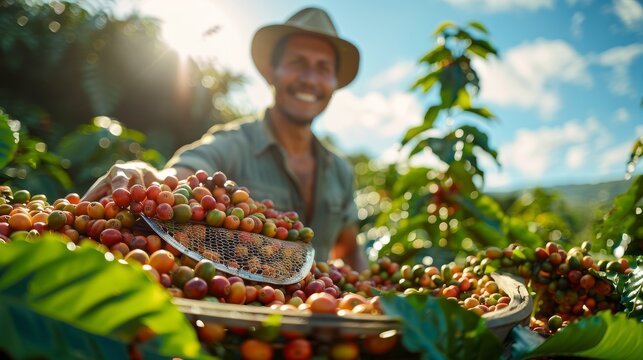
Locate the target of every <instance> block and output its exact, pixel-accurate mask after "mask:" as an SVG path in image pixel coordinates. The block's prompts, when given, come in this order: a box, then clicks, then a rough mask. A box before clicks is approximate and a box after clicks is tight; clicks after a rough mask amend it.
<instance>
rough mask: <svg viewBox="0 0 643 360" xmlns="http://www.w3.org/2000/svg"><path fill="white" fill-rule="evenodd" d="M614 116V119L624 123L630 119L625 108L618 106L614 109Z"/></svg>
mask: <svg viewBox="0 0 643 360" xmlns="http://www.w3.org/2000/svg"><path fill="white" fill-rule="evenodd" d="M614 117H615V118H616V121H618V122H621V123H625V122H628V121H629V120H630V113H629V111H627V109H626V108H618V109H617V110H616V113H615V114H614Z"/></svg>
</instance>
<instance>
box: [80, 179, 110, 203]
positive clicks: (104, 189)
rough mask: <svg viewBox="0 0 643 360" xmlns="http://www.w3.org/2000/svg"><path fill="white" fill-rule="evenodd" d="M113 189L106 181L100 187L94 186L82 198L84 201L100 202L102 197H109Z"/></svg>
mask: <svg viewBox="0 0 643 360" xmlns="http://www.w3.org/2000/svg"><path fill="white" fill-rule="evenodd" d="M110 190H111V187H110V186H109V184H107V183H105V182H104V180H103V182H102V183H101V184H100V185H97V184H94V185H93V186H92V187H90V188H89V190H87V193H86V194H85V195H83V197H82V198H81V200H82V201H98V200H100V198H101V197H103V196H105V195H107V194H108V193H109V191H110Z"/></svg>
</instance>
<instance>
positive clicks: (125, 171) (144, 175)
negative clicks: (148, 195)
mask: <svg viewBox="0 0 643 360" xmlns="http://www.w3.org/2000/svg"><path fill="white" fill-rule="evenodd" d="M157 178H158V172H157V170H156V169H154V168H153V167H152V166H150V165H149V164H147V163H144V162H142V161H132V162H127V163H124V164H115V165H113V166H112V167H111V168H110V169H109V171H108V172H107V174H105V175H103V176H101V177H100V178H98V180H96V182H94V184H93V185H92V186H90V187H89V189H88V190H87V193H85V195H84V196H83V198H82V200H86V201H97V200H99V199H100V198H101V197H103V196H105V195H108V194H111V192H112V191H113V190H115V189H118V188H129V187H130V186H132V185H134V184H142V185H147V184H148V183H151V182H152V181H154V180H157Z"/></svg>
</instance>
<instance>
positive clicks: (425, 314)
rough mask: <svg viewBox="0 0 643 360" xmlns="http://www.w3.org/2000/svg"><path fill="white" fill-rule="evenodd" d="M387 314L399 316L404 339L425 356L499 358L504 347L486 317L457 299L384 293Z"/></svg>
mask: <svg viewBox="0 0 643 360" xmlns="http://www.w3.org/2000/svg"><path fill="white" fill-rule="evenodd" d="M382 308H383V309H384V313H385V314H386V315H389V316H392V317H396V318H399V319H400V320H401V324H402V332H403V334H404V335H403V336H402V342H403V344H404V346H405V347H406V348H407V349H408V350H409V351H411V352H419V353H421V354H422V359H498V358H500V355H501V353H502V347H501V345H500V341H499V340H498V338H497V337H496V336H495V335H494V334H493V333H492V332H491V331H490V330H489V329H488V328H487V327H486V326H485V323H484V320H482V318H480V317H479V316H477V315H476V314H474V313H472V312H470V311H467V310H464V309H463V308H462V307H460V306H459V305H458V303H457V302H454V301H451V300H447V299H445V298H436V297H431V296H428V295H424V294H409V295H406V296H403V295H396V294H395V293H387V294H383V295H382Z"/></svg>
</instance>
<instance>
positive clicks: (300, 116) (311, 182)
mask: <svg viewBox="0 0 643 360" xmlns="http://www.w3.org/2000/svg"><path fill="white" fill-rule="evenodd" d="M252 58H253V60H254V62H255V65H256V66H257V69H258V70H259V72H260V73H261V75H262V76H263V77H264V78H265V79H266V81H267V82H268V83H269V84H270V85H271V86H272V89H273V95H274V103H273V105H272V106H271V107H270V108H269V109H267V110H266V111H265V113H264V114H263V115H262V116H259V117H258V118H256V119H251V120H244V121H235V122H232V123H229V124H226V125H223V126H215V127H213V128H212V129H210V130H209V131H208V132H207V133H206V134H205V135H204V136H203V137H202V138H201V140H199V141H197V142H195V143H193V144H190V145H186V146H184V147H182V148H181V149H179V150H178V151H177V153H176V154H175V155H174V157H173V158H172V159H170V161H169V162H168V164H167V165H166V169H164V170H163V171H160V172H158V171H156V170H155V169H152V168H151V167H150V166H148V165H147V164H144V163H140V162H133V163H127V164H120V165H114V166H113V167H112V169H110V171H109V173H108V174H107V175H105V176H104V177H102V178H100V179H98V180H97V181H96V183H95V184H94V185H92V187H91V188H90V189H89V190H88V192H87V194H86V195H85V197H84V198H85V199H87V200H93V199H96V198H98V197H100V196H102V195H104V194H105V193H107V192H109V191H110V190H111V189H116V188H118V187H124V186H131V185H132V184H133V183H145V184H149V183H151V182H152V181H155V180H157V181H158V180H162V179H163V178H165V176H167V175H175V176H177V177H178V178H179V179H181V178H185V177H187V176H188V175H190V174H193V173H194V172H195V171H196V170H198V169H202V170H205V171H207V172H209V173H212V172H214V171H217V170H218V171H222V172H224V173H225V174H226V175H227V176H228V178H230V179H233V180H235V181H236V182H237V183H238V184H240V185H243V186H245V187H247V188H248V189H249V190H250V193H251V195H252V197H253V198H254V199H257V200H262V199H264V198H267V199H271V200H273V201H274V203H275V205H276V207H278V208H280V209H283V210H295V211H297V212H298V213H299V214H300V216H301V218H302V220H303V222H304V223H305V224H306V225H308V226H310V227H312V228H313V230H314V231H315V239H314V240H313V245H314V247H315V253H316V255H315V256H316V259H317V260H322V261H325V260H327V259H328V258H329V257H330V258H340V259H343V260H344V262H345V263H348V264H349V265H351V266H352V267H353V268H355V269H358V270H362V269H364V268H366V260H365V257H364V253H363V251H362V250H361V249H360V248H359V246H358V244H357V242H356V235H357V211H356V207H355V204H354V201H353V175H352V168H351V166H350V164H349V163H348V162H346V161H345V160H343V159H341V158H340V157H338V156H337V155H336V154H334V153H333V152H331V151H330V150H329V149H327V148H326V147H324V146H323V145H322V144H321V143H320V142H319V141H318V139H317V138H316V137H315V135H314V134H313V132H312V129H311V125H312V122H313V121H314V119H315V118H316V117H317V116H318V115H319V114H320V113H321V112H322V111H323V110H324V109H326V107H327V106H328V103H329V101H330V99H331V97H332V95H333V93H334V91H335V90H337V89H339V88H341V87H344V86H346V85H348V84H349V83H350V82H351V81H352V80H353V79H354V78H355V75H356V74H357V69H358V65H359V52H358V50H357V48H356V47H355V46H354V45H353V44H351V43H350V42H348V41H346V40H343V39H341V38H339V37H338V36H337V32H336V30H335V26H334V25H333V23H332V21H331V19H330V17H329V16H328V14H326V13H325V12H324V11H323V10H320V9H317V8H306V9H303V10H301V11H299V12H298V13H296V14H295V15H293V16H292V17H291V18H290V19H288V20H287V21H286V23H285V24H276V25H269V26H265V27H263V28H261V29H259V30H258V31H257V32H256V34H255V36H254V39H253V41H252Z"/></svg>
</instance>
